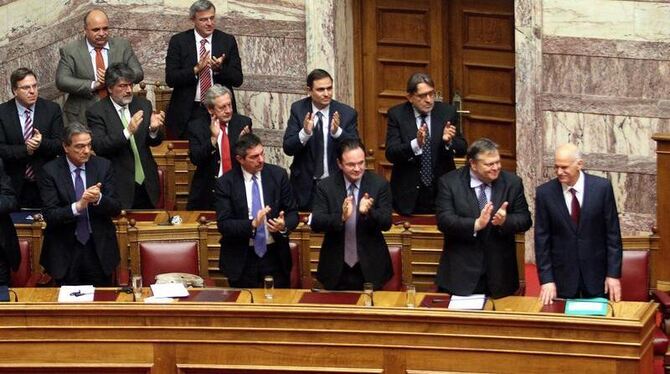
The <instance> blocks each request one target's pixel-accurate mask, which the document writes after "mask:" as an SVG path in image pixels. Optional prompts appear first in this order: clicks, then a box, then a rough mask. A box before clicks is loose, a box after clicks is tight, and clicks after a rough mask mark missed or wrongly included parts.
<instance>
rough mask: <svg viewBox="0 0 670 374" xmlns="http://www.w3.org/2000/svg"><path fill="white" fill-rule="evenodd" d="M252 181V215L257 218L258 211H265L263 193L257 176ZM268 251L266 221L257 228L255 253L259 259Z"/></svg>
mask: <svg viewBox="0 0 670 374" xmlns="http://www.w3.org/2000/svg"><path fill="white" fill-rule="evenodd" d="M251 180H252V181H253V184H252V186H251V214H253V217H254V218H256V216H257V215H258V211H259V210H261V209H263V206H262V205H261V191H260V188H258V180H257V179H256V176H255V175H254V176H253V177H251ZM267 250H268V248H267V239H266V238H265V220H263V221H262V222H259V223H258V227H256V237H255V238H254V252H256V254H257V255H258V257H263V256H265V252H267Z"/></svg>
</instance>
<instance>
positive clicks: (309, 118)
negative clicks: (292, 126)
mask: <svg viewBox="0 0 670 374" xmlns="http://www.w3.org/2000/svg"><path fill="white" fill-rule="evenodd" d="M302 128H303V129H305V133H306V134H307V135H312V130H313V129H314V116H313V115H312V113H311V112H307V114H306V115H305V119H304V120H303V121H302Z"/></svg>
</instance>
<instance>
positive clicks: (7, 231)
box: [0, 158, 21, 286]
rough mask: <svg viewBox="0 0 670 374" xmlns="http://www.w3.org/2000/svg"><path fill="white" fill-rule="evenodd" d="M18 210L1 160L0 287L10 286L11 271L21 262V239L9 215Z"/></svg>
mask: <svg viewBox="0 0 670 374" xmlns="http://www.w3.org/2000/svg"><path fill="white" fill-rule="evenodd" d="M18 209H19V204H18V201H17V200H16V195H14V190H12V186H11V183H10V180H9V177H8V176H7V174H5V167H4V165H3V163H2V159H1V158H0V286H9V281H10V277H11V270H14V271H16V270H17V269H18V268H19V264H20V262H21V252H20V251H19V239H18V237H17V236H16V228H14V223H13V222H12V218H11V216H10V215H9V213H11V212H13V211H15V210H18Z"/></svg>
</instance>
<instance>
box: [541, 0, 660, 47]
mask: <svg viewBox="0 0 670 374" xmlns="http://www.w3.org/2000/svg"><path fill="white" fill-rule="evenodd" d="M542 6H543V29H544V34H545V35H559V36H574V37H589V38H600V39H621V40H646V41H670V28H669V27H668V20H669V19H670V4H668V3H661V2H638V1H612V0H591V1H582V0H543V2H542Z"/></svg>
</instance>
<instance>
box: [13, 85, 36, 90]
mask: <svg viewBox="0 0 670 374" xmlns="http://www.w3.org/2000/svg"><path fill="white" fill-rule="evenodd" d="M16 88H18V89H19V90H21V91H30V90H36V89H37V84H31V85H28V86H18V87H16Z"/></svg>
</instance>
